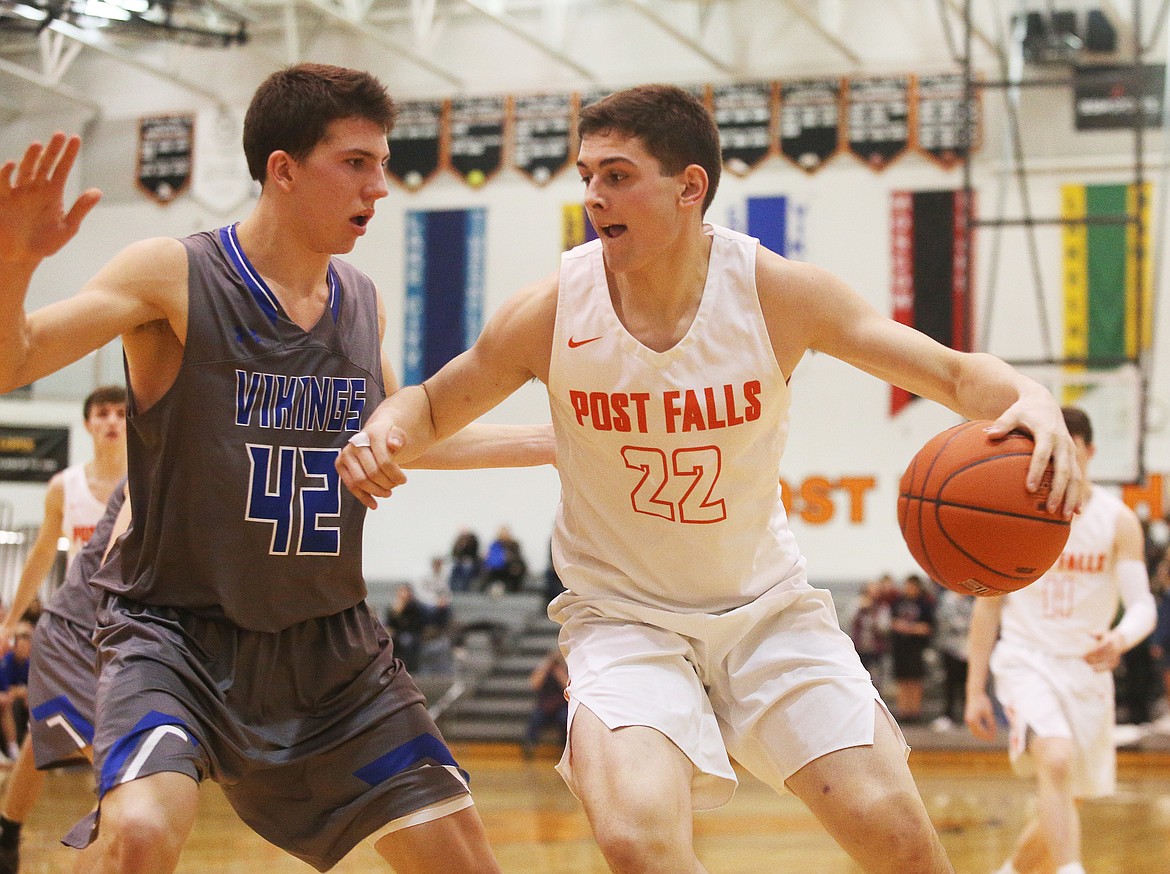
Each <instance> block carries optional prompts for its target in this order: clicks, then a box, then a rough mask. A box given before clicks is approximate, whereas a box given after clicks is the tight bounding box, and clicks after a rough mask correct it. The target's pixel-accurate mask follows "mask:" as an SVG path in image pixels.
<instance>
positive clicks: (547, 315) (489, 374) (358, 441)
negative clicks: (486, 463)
mask: <svg viewBox="0 0 1170 874" xmlns="http://www.w3.org/2000/svg"><path fill="white" fill-rule="evenodd" d="M556 290H557V280H556V277H555V276H552V277H548V278H546V279H544V280H542V281H540V282H538V283H535V284H534V285H532V286H530V287H528V288H526V289H525V290H523V291H521V292H520V293H519V294H517V295H516V296H515V297H513V298H511V299H510V300H508V301H506V302H505V303H504V304H503V306H501V307H500V309H499V311H497V313H496V314H495V315H494V316H493V317H492V318H491V320H490V321H489V322H488V324H487V326H486V327H485V328H484V330H483V333H482V334H481V335H480V337H479V339H478V340H477V341H476V343H475V345H474V346H472V347H471V349H469V350H467V351H466V352H464V353H463V354H462V355H460V356H458V357H457V358H455V359H454V360H452V361H451V362H449V363H448V364H447V365H446V366H445V367H443V369H442V370H440V371H439V372H438V373H436V374H435V375H434V376H432V377H431V378H430V379H428V380H426V381H425V382H424V383H423V384H422V385H415V386H408V387H406V388H403V389H400V390H398V391H396V392H394V394H392V395H390V396H389V397H388V398H387V399H386V400H385V401H383V403H382V404H381V405H380V406H379V407H378V409H377V410H375V411H374V413H373V415H371V416H370V418H369V420H368V421H367V422H366V425H365V427H364V428H363V429H362V432H360V433H359V434H358V435H355V438H354V439H353V440H351V442H350V445H348V446H346V447H345V448H344V449H343V450H342V452H341V455H340V456H339V457H338V460H337V469H338V471H339V472H340V473H341V478H342V481H343V482H344V483H345V485H346V487H347V488H348V489H349V490H350V491H351V492H352V493H353V494H354V495H355V496H356V497H357V498H358V499H359V500H360V501H361V502H362V503H363V504H365V505H366V506H367V507H370V508H371V509H373V508H374V507H375V506H376V505H377V501H376V499H377V498H385V497H389V495H390V492H391V490H392V489H394V488H396V487H397V486H399V485H401V484H402V483H404V482H405V481H406V477H405V475H404V474H403V473H402V469H403V468H404V467H408V466H414V467H420V466H423V464H424V463H430V464H434V463H435V458H436V456H435V455H433V454H430V453H429V452H428V451H431V452H440V449H439V447H435V449H434V450H432V449H431V447H433V446H434V445H435V444H436V443H438V442H439V441H440V440H444V439H445V438H448V437H451V435H453V434H455V433H456V432H458V431H460V430H461V429H463V428H465V427H466V426H467V425H469V424H471V423H472V422H473V421H475V419H477V418H478V417H479V416H481V415H482V414H483V413H486V412H487V411H488V410H490V409H492V408H493V407H495V406H496V405H497V404H498V403H500V402H501V401H502V400H503V399H504V398H506V397H507V396H508V395H510V394H512V392H514V391H516V389H518V388H519V387H520V386H521V385H523V384H524V383H525V382H527V381H528V380H529V379H532V378H533V377H536V378H537V379H540V380H541V381H547V379H548V363H549V357H550V354H551V352H550V350H551V346H552V330H553V321H554V319H555V317H556ZM390 384H391V383H390V382H387V386H388V387H389V385H390ZM501 428H503V426H490V425H481V426H477V428H476V429H472V430H470V431H468V433H466V434H463V435H461V436H460V437H459V438H458V440H457V441H456V443H454V444H452V446H451V447H449V450H450V451H451V452H453V453H455V454H461V455H462V457H463V460H464V462H466V461H467V460H468V459H469V458H470V457H472V455H473V453H472V450H471V448H470V447H471V446H472V445H473V444H476V443H478V444H479V448H478V449H477V450H475V453H478V454H479V457H481V458H483V457H487V456H489V455H490V454H492V453H494V452H495V450H493V448H492V447H493V445H494V446H495V447H496V449H499V448H500V445H501V443H500V441H501V439H504V440H506V439H507V436H506V435H507V434H508V432H507V431H501V430H499V429H501ZM512 436H518V435H516V434H513V435H512ZM525 439H527V440H531V441H532V445H533V446H535V448H532V447H531V446H530V447H529V449H525V447H523V446H521V447H513V448H512V449H511V450H509V451H508V452H509V453H510V454H511V455H512V456H513V457H514V456H515V453H516V451H517V450H519V451H521V452H524V453H526V454H527V453H529V452H531V455H529V457H530V458H533V459H540V460H539V461H534V462H533V463H545V462H546V461H551V457H550V453H551V451H552V447H551V431H550V430H543V431H541V432H540V433H539V434H537V433H535V432H533V433H530V434H529V435H528V437H526V438H525ZM424 453H427V455H424ZM496 454H497V456H498V453H496ZM438 457H439V458H441V457H442V456H441V455H440V456H438ZM439 466H459V467H473V466H482V465H479V464H469V463H462V464H459V465H450V464H445V465H443V464H440V465H439ZM491 466H497V465H496V464H493V465H491Z"/></svg>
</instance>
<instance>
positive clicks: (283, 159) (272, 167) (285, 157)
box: [265, 149, 296, 188]
mask: <svg viewBox="0 0 1170 874" xmlns="http://www.w3.org/2000/svg"><path fill="white" fill-rule="evenodd" d="M295 164H296V161H294V160H293V157H292V155H290V154H289V153H288V152H286V151H284V150H283V149H277V150H276V151H275V152H272V153H271V154H269V156H268V164H267V169H268V175H267V176H266V177H265V181H266V182H272V183H274V184H276V185H279V186H281V187H282V188H287V187H288V185H289V184H290V183H291V182H292V171H293V167H294V165H295Z"/></svg>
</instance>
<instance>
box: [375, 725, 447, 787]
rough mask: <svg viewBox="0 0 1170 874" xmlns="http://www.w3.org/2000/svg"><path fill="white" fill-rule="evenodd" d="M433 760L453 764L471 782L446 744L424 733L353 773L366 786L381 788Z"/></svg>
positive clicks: (442, 763)
mask: <svg viewBox="0 0 1170 874" xmlns="http://www.w3.org/2000/svg"><path fill="white" fill-rule="evenodd" d="M424 761H430V762H435V763H437V764H440V765H450V766H451V767H452V768H456V769H458V771H459V773H460V774H462V775H463V779H464V780H469V778H468V776H467V772H466V771H464V770H463V769H462V768H460V767H459V763H458V762H456V761H455V757H454V756H452V755H451V751H450V750H449V749H447V746H446V744H444V743H443V742H442V741H441V740H439V739H438V738H437V737H435V736H434V735H433V734H420V735H419V736H418V737H416V738H414V739H412V740H408V741H407V742H406V743H404V744H402V745H401V746H397V747H395V748H394V749H392V750H390V752H388V753H386V754H385V755H384V756H379V757H378V758H376V759H374V761H372V762H370V763H369V764H368V765H363V766H362V767H361V768H358V769H357V770H356V771H354V772H353V775H354V776H355V777H357V778H358V779H359V780H361V781H362V782H364V783H368V784H369V785H371V786H377V785H378V784H379V783H382V782H384V781H386V780H389V779H390V778H391V777H396V776H398V775H399V774H401V773H402V772H404V771H409V770H410V769H411V768H413V767H414V766H415V765H418V764H419V763H420V762H424Z"/></svg>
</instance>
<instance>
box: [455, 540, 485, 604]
mask: <svg viewBox="0 0 1170 874" xmlns="http://www.w3.org/2000/svg"><path fill="white" fill-rule="evenodd" d="M482 571H483V558H482V557H481V556H480V554H479V537H477V536H476V534H475V532H474V531H471V530H469V529H467V528H464V529H463V530H462V531H460V532H459V534H458V535H456V537H455V542H454V543H453V544H452V545H451V571H450V576H449V577H448V587H449V588H450V589H451V591H452V592H470V591H471V590H472V588H474V586H475V583H476V581H477V580H478V579H479V575H480V573H482Z"/></svg>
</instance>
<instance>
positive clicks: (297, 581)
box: [0, 64, 553, 872]
mask: <svg viewBox="0 0 1170 874" xmlns="http://www.w3.org/2000/svg"><path fill="white" fill-rule="evenodd" d="M393 118H394V107H393V104H392V102H391V100H390V98H389V96H388V95H387V94H386V92H385V89H384V87H383V86H382V85H381V83H379V82H378V81H377V80H376V79H374V78H373V77H371V76H369V75H368V74H365V73H360V72H358V71H354V70H347V69H343V68H338V67H330V66H324V65H308V64H306V65H299V66H297V67H292V68H288V69H286V70H282V71H280V72H278V73H275V74H273V75H272V76H270V77H269V78H268V79H267V80H266V81H265V82H264V83H263V84H262V85H261V86H260V88H259V89H258V90H257V92H256V94H255V95H254V97H253V100H252V102H251V105H250V106H249V110H248V113H247V117H246V119H245V124H244V148H245V153H246V155H247V158H248V164H249V168H250V170H251V172H252V174H253V175H254V177H255V178H256V179H257V180H259V181H260V182H261V185H262V193H261V195H260V199H259V201H258V203H257V204H256V207H255V209H254V210H253V212H252V213H251V214H250V215H249V216H248V218H246V219H245V220H244V221H242V222H241V223H240V224H239V225H235V226H231V227H227V228H221V229H219V230H218V231H215V232H211V233H207V234H196V235H194V236H193V237H189V238H187V239H185V240H174V239H151V240H146V241H143V242H140V243H137V244H134V245H131V246H129V247H127V248H126V249H125V250H123V251H122V252H121V253H119V254H118V255H117V256H115V258H114V259H113V260H112V261H111V262H109V263H108V264H107V265H106V266H105V267H103V268H102V269H101V270H100V271H99V272H98V273H97V274H96V275H95V276H94V277H93V278H92V279H91V280H90V281H89V282H88V283H87V284H86V285H85V286H84V287H83V289H82V290H81V292H80V293H78V294H77V295H75V296H73V297H71V298H68V299H66V300H63V301H60V302H58V303H54V304H50V305H49V306H46V307H43V308H42V309H39V310H37V311H35V312H33V313H31V314H27V315H26V314H25V313H24V299H25V296H26V294H27V290H28V285H29V281H30V279H31V276H32V273H33V271H34V270H35V268H36V266H37V265H38V264H39V263H40V261H41V260H42V259H43V258H45V257H47V256H50V255H52V254H53V253H54V252H56V251H57V250H58V249H60V248H61V246H63V245H64V244H65V243H66V242H68V240H69V239H70V238H71V237H72V236H73V234H74V233H75V232H76V230H77V227H78V225H79V223H80V222H81V221H82V219H83V218H84V216H85V215H86V214H87V213H88V212H89V210H90V209H91V208H92V207H93V206H94V204H95V203H96V202H97V200H98V198H99V196H100V193H99V192H96V191H93V190H90V191H86V192H84V193H83V194H82V195H81V196H80V197H79V198H78V200H77V201H76V203H75V204H74V206H73V207H72V208H71V209H69V210H68V211H66V209H65V205H64V202H63V189H64V185H65V181H66V177H67V175H68V173H69V171H70V168H71V167H72V165H73V162H74V160H75V159H76V156H77V153H78V150H79V148H80V141H79V140H78V139H77V138H76V137H73V138H67V137H65V136H64V135H62V134H56V135H54V136H53V137H52V138H51V140H50V141H49V143H48V145H47V146H45V147H42V146H41V145H40V144H33V145H31V146H30V147H29V148H28V149H27V150H26V152H25V154H24V157H23V158H22V159H21V160H20V161H19V162H8V163H6V164H5V165H4V166H3V168H0V391H4V390H8V389H9V388H11V387H13V386H17V385H23V384H26V383H28V382H32V381H33V380H35V379H38V378H40V377H42V376H44V375H46V374H48V373H51V372H53V371H55V370H57V369H59V368H60V367H62V366H63V365H65V364H66V363H68V362H70V361H73V360H76V359H77V358H79V357H81V356H82V355H84V354H86V353H88V352H89V351H91V350H93V349H96V348H99V347H100V346H102V345H104V344H105V343H108V342H110V341H111V340H112V339H114V338H115V337H118V336H119V335H120V336H121V338H122V344H123V349H124V353H125V357H126V368H127V375H128V383H129V389H130V433H129V435H128V445H129V453H128V454H129V483H130V500H131V502H132V503H133V506H134V507H135V517H136V518H135V524H134V526H133V527H132V528H131V530H130V533H129V534H128V535H127V536H126V537H124V538H122V540H121V541H120V542H119V545H118V548H117V549H115V550H114V552H113V553H111V556H110V559H109V561H108V562H107V563H106V565H105V566H104V567H103V569H102V571H101V573H99V574H98V575H97V576H96V577H95V583H96V584H98V585H100V586H101V587H103V588H104V589H106V591H107V593H108V594H107V595H106V599H105V601H104V604H103V607H102V608H101V609H100V610H99V615H98V624H97V629H96V632H95V642H96V644H97V647H98V660H99V669H100V677H99V682H98V708H97V723H96V726H95V740H94V753H95V769H96V771H97V776H98V781H99V792H100V794H101V796H102V798H101V808H100V814H101V819H100V831H98V829H97V818H96V816H95V817H92V818H91V820H92V821H91V822H83V823H81V824H79V826H78V827H77V828H75V829H74V832H73V833H71V837H70V838H69V841H70V842H71V843H74V844H75V845H85V844H87V843H90V842H91V841H94V840H95V839H96V843H92V844H91V846H92V850H89V851H87V853H86V855H85V856H84V857H83V859H82V863H81V867H82V869H83V870H101V871H150V872H165V871H169V870H173V868H174V866H175V864H176V861H177V858H178V855H179V852H180V850H181V848H182V845H183V843H184V841H185V840H186V838H187V836H188V834H189V832H190V829H191V825H192V821H193V818H194V815H195V808H196V800H197V781H198V780H201V779H202V778H204V777H205V776H210V777H212V778H213V779H216V780H218V781H219V782H221V784H222V785H223V787H224V792H225V794H226V795H227V797H228V798H229V800H230V801H231V803H232V804H233V806H234V807H235V809H236V810H237V812H239V814H240V816H241V818H242V819H244V821H245V822H247V823H248V825H249V826H250V827H252V828H253V829H254V830H255V831H257V832H258V833H260V834H262V835H263V836H264V837H265V838H267V839H268V840H269V841H271V842H272V843H274V844H277V845H278V846H281V847H283V848H284V849H285V850H287V851H288V852H290V853H292V854H294V855H296V856H298V857H299V858H301V859H303V860H305V861H306V862H308V863H310V864H312V865H314V866H315V867H317V868H318V869H320V870H326V869H328V868H329V867H331V866H332V865H333V864H335V863H336V862H337V861H338V860H339V859H340V858H342V857H343V856H344V855H345V854H346V853H347V852H348V851H349V850H350V849H351V848H352V847H353V846H354V845H355V844H356V843H358V842H360V841H362V840H363V839H367V838H369V839H371V840H372V841H373V842H374V846H375V847H376V849H377V850H378V852H379V853H381V854H382V855H383V857H385V858H386V859H387V860H389V861H392V862H393V864H394V866H395V868H396V869H397V870H398V871H400V872H432V871H433V872H450V871H466V872H480V871H484V872H492V871H496V870H498V869H497V866H496V863H495V861H494V859H493V857H492V854H491V850H490V847H489V846H488V843H487V841H486V837H485V835H484V832H483V826H482V823H481V821H480V819H479V816H478V814H477V813H476V811H475V810H474V808H473V807H472V806H471V803H470V796H469V795H468V791H467V786H466V782H465V779H464V777H463V775H462V774H461V772H460V771H459V769H458V766H457V765H456V764H455V762H454V760H453V759H452V757H451V755H450V752H449V751H448V750H447V748H446V746H445V744H444V743H443V741H442V738H441V737H440V735H439V734H438V731H437V729H436V728H435V726H434V724H433V722H432V721H431V720H430V718H429V716H428V715H427V712H426V708H425V706H424V702H423V699H422V695H421V694H420V693H419V692H418V690H417V687H415V685H414V683H413V681H412V680H411V679H410V677H409V676H408V675H407V674H406V672H405V671H404V670H402V669H401V665H400V663H398V662H397V661H396V660H395V659H394V656H393V652H392V650H391V646H390V641H389V637H388V635H387V634H386V633H385V631H384V630H383V629H382V627H381V625H380V624H379V623H378V622H377V620H376V618H375V617H374V616H373V615H371V613H370V611H369V609H368V607H367V606H366V604H365V601H364V597H365V584H364V581H363V580H362V577H361V536H362V535H361V523H362V519H363V514H364V509H363V507H362V506H361V504H360V503H359V502H358V501H356V500H354V499H353V498H352V497H351V496H350V495H349V493H348V492H346V491H345V490H344V489H342V488H341V487H340V482H339V479H338V476H337V473H336V470H335V460H336V458H337V455H338V453H339V451H340V449H341V447H342V446H344V445H345V443H346V441H347V440H348V439H350V438H351V437H352V436H353V435H354V434H356V433H358V432H359V429H360V427H361V424H362V422H364V421H365V419H366V418H368V416H369V414H370V412H371V411H372V409H373V406H374V405H376V404H377V403H378V402H379V401H380V400H381V399H382V397H383V395H384V392H385V391H386V390H393V389H394V388H395V386H396V382H395V379H394V375H393V372H392V370H391V368H390V366H389V362H388V360H387V358H386V356H385V353H384V352H383V351H382V347H381V336H382V330H383V324H384V315H383V308H382V303H381V299H380V297H379V296H378V295H377V293H376V290H375V288H374V286H373V283H372V282H371V281H370V280H369V279H368V278H367V277H365V276H364V275H363V274H361V273H360V272H359V271H357V270H356V269H354V268H352V267H349V266H348V265H346V264H345V263H344V262H341V261H338V260H336V259H334V258H333V257H332V255H334V254H339V253H345V252H348V251H350V250H351V249H352V248H353V246H354V244H355V243H356V241H357V239H358V238H359V237H361V236H362V235H363V234H364V233H365V230H366V226H367V224H368V222H369V221H370V219H371V218H372V217H373V215H374V207H375V204H376V203H377V201H378V200H379V199H380V198H382V197H385V196H386V195H387V194H388V189H387V184H386V178H385V173H384V164H385V162H386V160H387V157H388V149H387V134H388V131H389V130H390V127H391V125H392V123H393ZM552 460H553V445H552V440H551V431H550V429H548V427H547V426H533V427H530V428H526V427H506V426H477V427H476V428H473V429H468V430H467V431H464V432H463V433H461V434H460V435H458V436H457V437H456V438H454V439H453V440H451V441H449V442H448V443H446V444H444V445H443V446H440V447H437V450H436V452H435V453H434V454H433V455H431V456H429V457H428V458H425V459H421V460H420V466H422V465H428V466H442V467H474V466H510V465H531V464H538V463H550V462H551V461H552ZM372 472H373V473H374V474H375V476H378V479H379V481H381V482H383V483H386V484H387V485H389V481H388V480H386V479H385V478H382V477H380V476H379V475H377V473H376V472H375V471H372ZM147 690H149V691H147Z"/></svg>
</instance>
